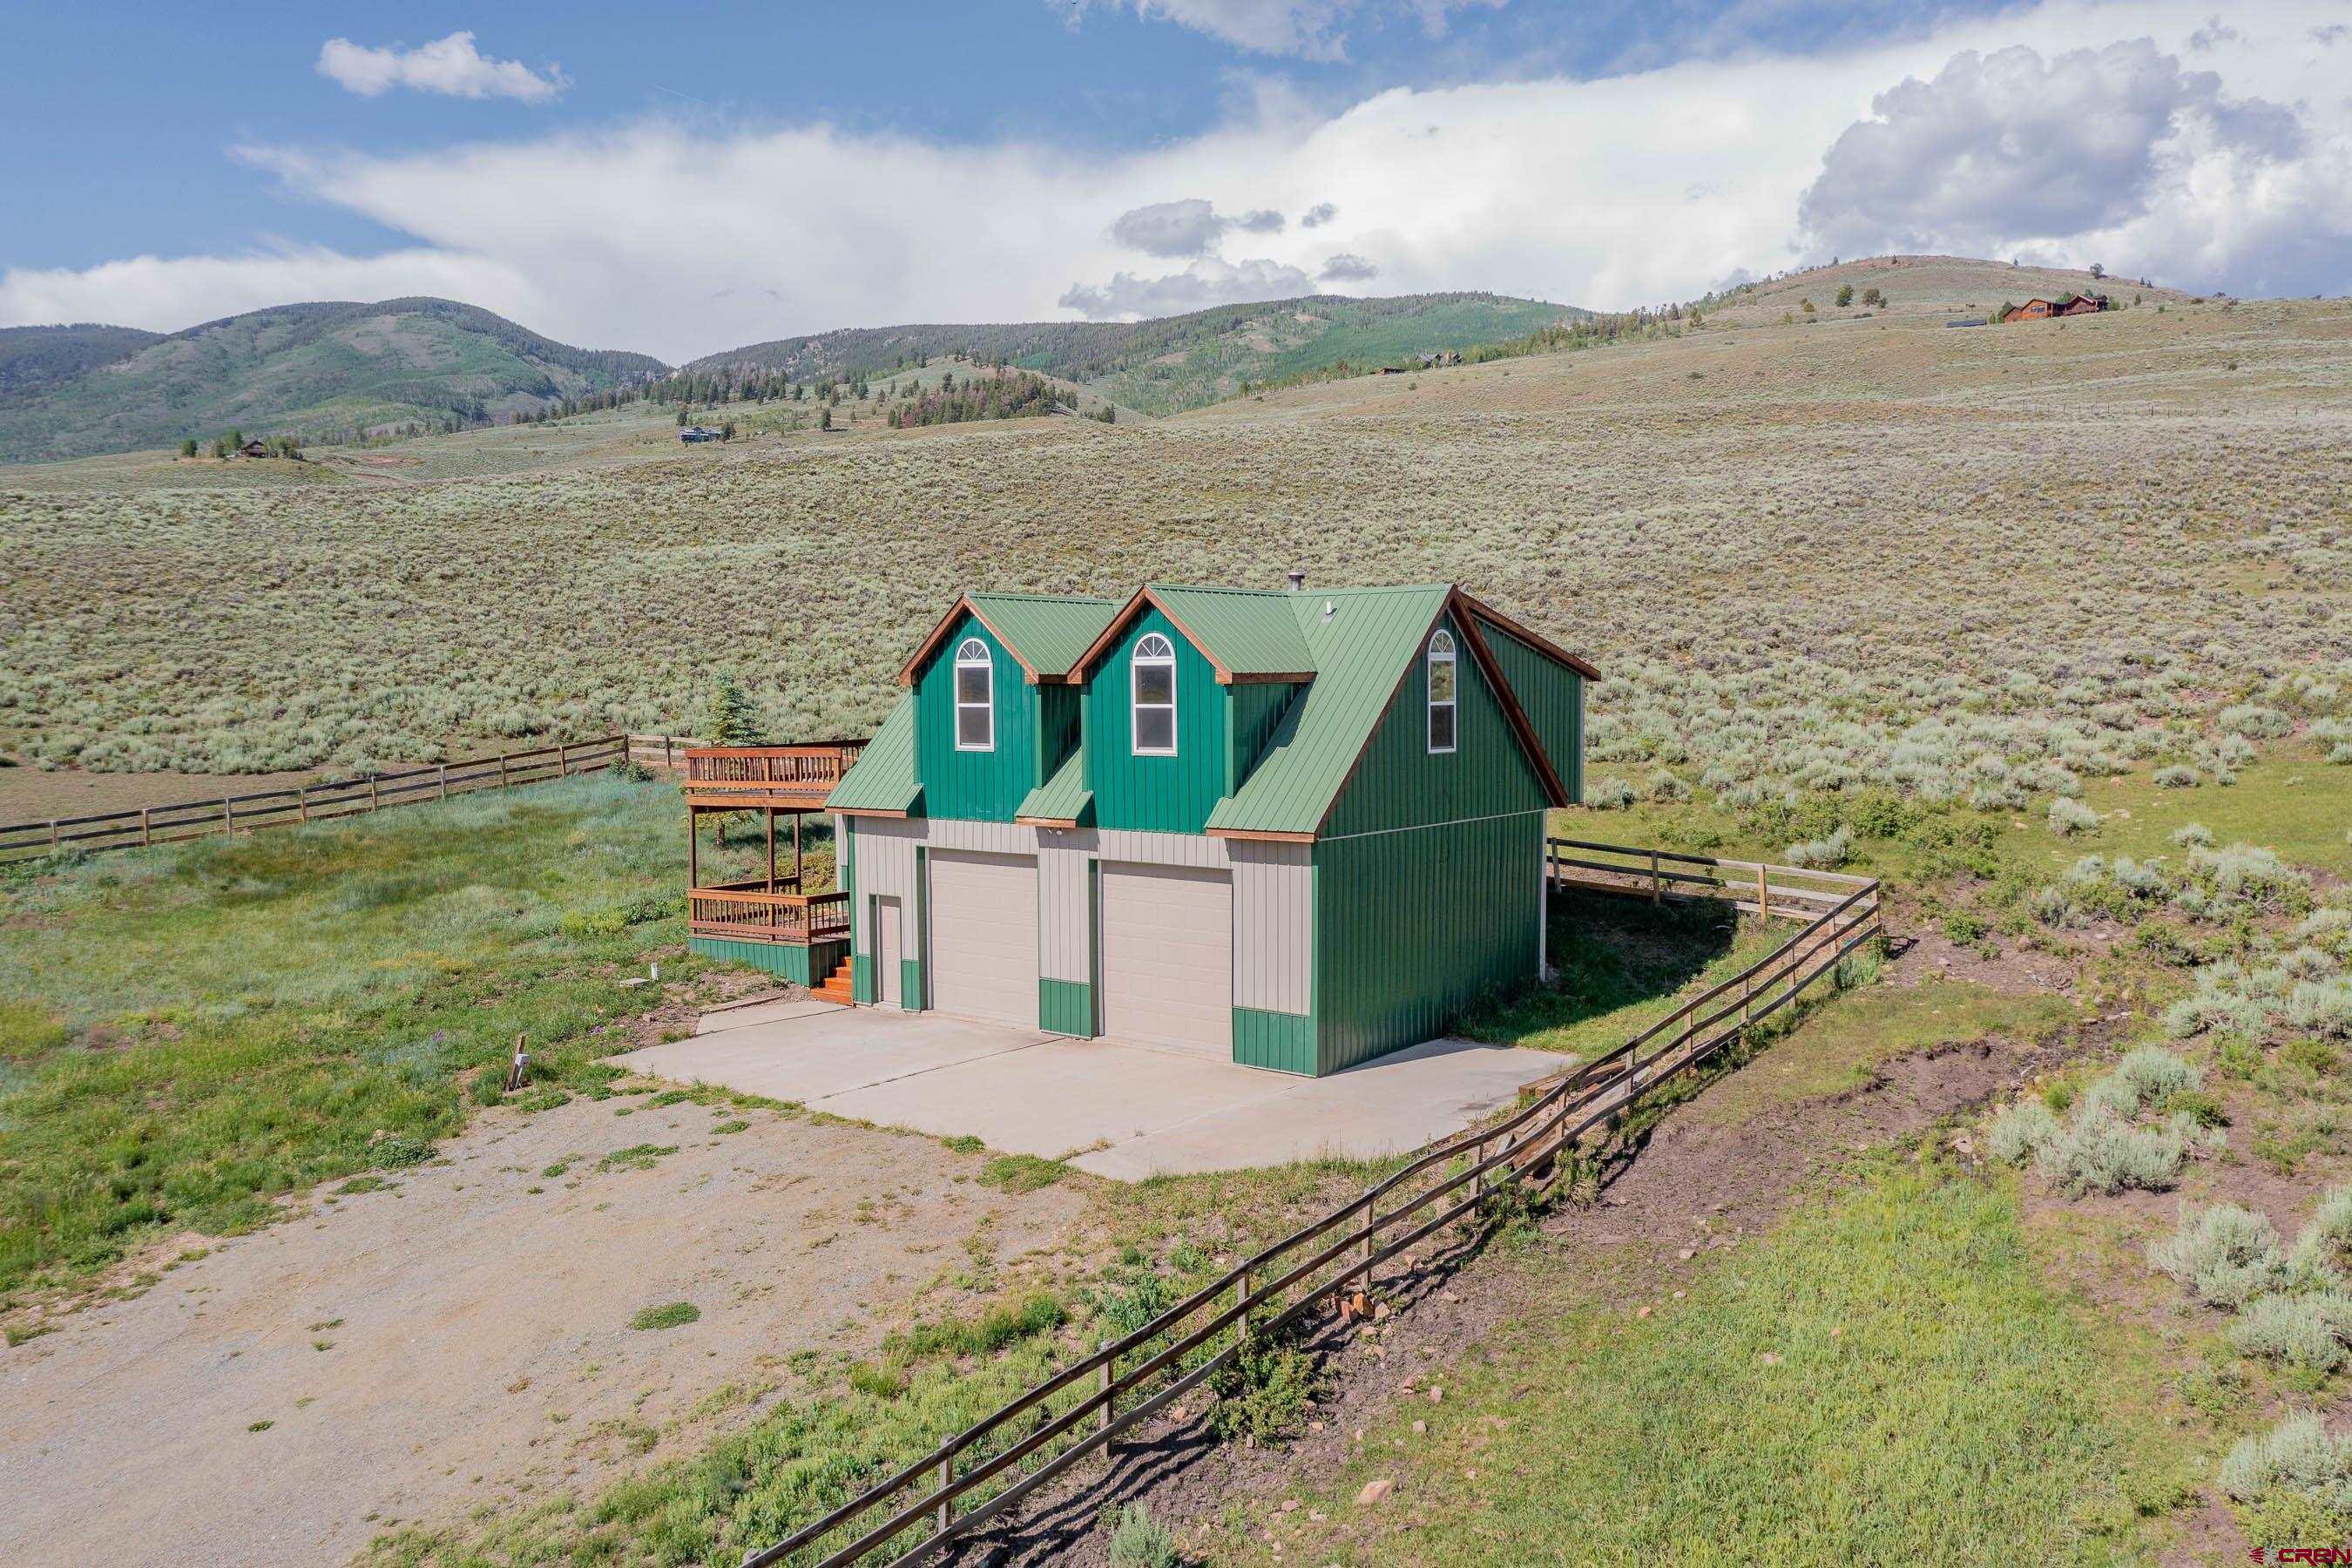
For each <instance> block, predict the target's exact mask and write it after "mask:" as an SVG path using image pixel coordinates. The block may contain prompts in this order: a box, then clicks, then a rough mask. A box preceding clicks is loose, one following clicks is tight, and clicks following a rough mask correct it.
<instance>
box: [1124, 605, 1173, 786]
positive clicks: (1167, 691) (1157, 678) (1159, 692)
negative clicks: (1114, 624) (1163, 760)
mask: <svg viewBox="0 0 2352 1568" xmlns="http://www.w3.org/2000/svg"><path fill="white" fill-rule="evenodd" d="M1129 670H1130V671H1131V673H1130V676H1129V679H1131V680H1133V682H1134V683H1135V736H1134V740H1135V754H1136V755H1137V756H1139V757H1172V756H1174V755H1175V754H1176V648H1175V645H1174V644H1172V643H1171V642H1170V641H1169V640H1168V639H1167V638H1166V637H1161V636H1160V634H1159V633H1158V632H1148V633H1146V634H1145V635H1144V637H1143V640H1142V641H1141V642H1139V643H1137V644H1136V645H1135V658H1133V659H1132V660H1131V661H1129Z"/></svg>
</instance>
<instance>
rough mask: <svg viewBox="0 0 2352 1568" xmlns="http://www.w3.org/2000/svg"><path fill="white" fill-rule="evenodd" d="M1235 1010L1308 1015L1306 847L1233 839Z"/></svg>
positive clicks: (1310, 950)
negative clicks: (1249, 1008)
mask: <svg viewBox="0 0 2352 1568" xmlns="http://www.w3.org/2000/svg"><path fill="white" fill-rule="evenodd" d="M1229 848H1230V850H1231V852H1232V855H1233V862H1234V1006H1236V1007H1251V1008H1255V1009H1256V1010H1258V1011H1260V1012H1265V1013H1311V1012H1313V1011H1314V1010H1315V1009H1314V1001H1315V997H1314V976H1315V858H1314V846H1312V845H1310V844H1275V843H1265V842H1261V841H1257V840H1253V839H1246V838H1236V839H1234V840H1233V841H1232V842H1231V844H1230V845H1229Z"/></svg>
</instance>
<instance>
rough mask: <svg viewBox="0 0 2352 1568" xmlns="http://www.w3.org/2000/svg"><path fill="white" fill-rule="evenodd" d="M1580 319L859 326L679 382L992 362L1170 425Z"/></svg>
mask: <svg viewBox="0 0 2352 1568" xmlns="http://www.w3.org/2000/svg"><path fill="white" fill-rule="evenodd" d="M1586 313H1587V312H1584V311H1581V310H1574V309H1572V308H1570V307H1568V306H1564V305H1549V304H1546V303H1544V302H1543V301H1541V300H1514V299H1511V298H1508V297H1507V296H1505V295H1500V294H1408V295H1402V296H1400V297H1398V298H1396V299H1391V300H1350V299H1345V298H1342V297H1339V296H1337V295H1318V296H1315V297H1314V298H1311V299H1305V300H1273V301H1270V302H1267V303H1265V304H1255V305H1223V306H1219V307H1218V308H1216V309H1214V310H1196V311H1194V312H1193V313H1192V314H1191V315H1185V316H1169V317H1165V318H1163V319H1161V320H1159V321H1128V322H1121V321H1030V322H1014V323H1008V324H995V325H989V324H969V325H925V326H904V327H868V328H860V329H856V330H854V331H836V332H819V333H815V334H814V335H811V336H808V337H800V338H784V339H781V340H779V341H777V342H766V343H753V344H751V345H749V346H748V347H744V348H740V349H731V350H730V351H728V352H727V353H719V354H711V355H709V356H708V357H707V358H704V359H699V360H697V361H695V362H694V363H691V364H689V365H687V366H685V367H684V368H685V369H687V370H689V371H706V372H707V371H725V370H730V369H734V370H743V369H757V370H763V371H776V372H782V373H783V374H787V375H790V376H792V377H793V379H794V380H800V381H815V380H821V379H824V377H826V376H829V375H833V374H847V375H852V376H855V375H857V374H861V373H864V374H887V372H889V371H891V370H893V369H894V368H897V367H898V366H900V365H902V364H905V363H909V362H911V361H913V360H915V359H917V358H919V357H922V358H930V359H937V358H940V357H941V356H943V355H948V354H953V353H962V354H966V355H970V356H973V357H976V358H979V359H982V360H994V359H996V358H999V357H1000V356H1001V357H1002V358H1003V359H1004V360H1005V361H1006V362H1007V363H1011V364H1013V365H1017V366H1019V367H1020V368H1022V369H1024V370H1034V371H1041V372H1044V373H1045V374H1050V375H1054V376H1056V377H1059V378H1061V379H1063V380H1066V381H1073V382H1076V383H1078V384H1081V385H1083V386H1085V387H1087V388H1088V389H1090V390H1091V391H1093V392H1095V393H1097V394H1098V395H1101V396H1103V397H1104V398H1107V399H1108V401H1110V402H1112V403H1116V404H1120V405H1126V406H1129V407H1132V408H1136V409H1139V410H1141V411H1142V412H1144V413H1147V414H1172V413H1175V412H1177V411H1179V410H1181V409H1186V408H1197V407H1200V406H1201V405H1203V404H1208V403H1214V402H1216V401H1218V400H1219V399H1221V398H1226V397H1231V396H1233V395H1234V394H1235V393H1237V392H1239V391H1240V390H1241V389H1242V384H1244V382H1265V381H1278V380H1281V379H1284V378H1286V377H1288V376H1293V375H1297V374H1300V373H1302V372H1307V371H1314V370H1321V369H1324V368H1327V367H1328V366H1330V365H1333V364H1337V363H1339V362H1340V361H1342V360H1346V361H1349V363H1357V364H1382V363H1404V362H1407V361H1409V360H1410V359H1411V358H1412V356H1414V355H1417V354H1423V353H1435V352H1437V351H1439V350H1443V349H1467V348H1472V347H1475V346H1477V345H1479V344H1482V343H1496V342H1507V341H1508V340H1510V339H1513V338H1520V337H1524V336H1526V335H1527V334H1528V333H1529V332H1532V331H1535V330H1537V329H1538V328H1539V327H1545V326H1549V325H1552V324H1554V323H1556V322H1559V321H1565V320H1568V319H1570V318H1572V317H1576V316H1580V315H1583V314H1586Z"/></svg>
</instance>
